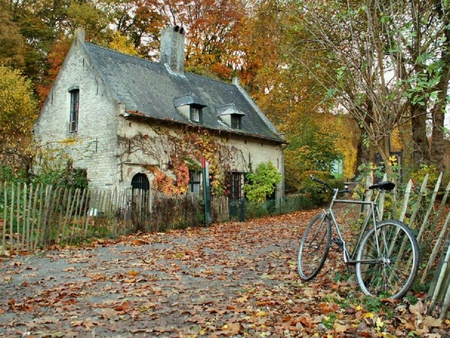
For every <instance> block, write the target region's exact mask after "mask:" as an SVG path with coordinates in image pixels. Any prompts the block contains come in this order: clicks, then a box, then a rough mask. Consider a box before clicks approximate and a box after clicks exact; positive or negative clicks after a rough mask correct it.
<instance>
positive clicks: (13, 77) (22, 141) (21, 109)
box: [0, 66, 38, 172]
mask: <svg viewBox="0 0 450 338" xmlns="http://www.w3.org/2000/svg"><path fill="white" fill-rule="evenodd" d="M0 107H1V108H0V156H1V160H2V162H3V163H10V164H13V166H14V164H17V163H16V161H17V160H19V161H21V162H22V163H20V167H22V168H23V169H24V170H25V171H26V172H27V169H29V165H30V158H31V153H30V147H31V142H32V139H31V128H32V126H33V123H34V120H35V119H36V117H37V113H38V110H37V103H36V99H35V97H34V95H33V88H32V84H31V81H30V80H28V79H26V78H25V77H23V76H22V74H21V73H20V72H19V71H18V70H13V69H11V68H9V67H5V66H0Z"/></svg>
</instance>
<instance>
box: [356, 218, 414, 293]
mask: <svg viewBox="0 0 450 338" xmlns="http://www.w3.org/2000/svg"><path fill="white" fill-rule="evenodd" d="M411 258H413V259H411ZM417 266H418V248H417V243H416V242H415V239H414V237H413V236H412V234H411V232H410V231H409V229H408V228H407V227H406V226H405V225H404V224H402V223H400V222H395V221H387V222H382V223H380V225H379V226H378V227H377V230H376V231H371V232H370V233H368V234H367V236H366V237H365V238H364V239H363V242H362V243H361V247H360V249H359V252H358V263H357V278H358V282H359V283H360V286H361V288H362V289H363V291H364V292H365V293H366V294H368V295H375V296H384V297H391V298H400V297H401V296H403V295H404V293H406V292H407V291H408V289H409V288H410V286H411V284H412V283H413V280H414V278H415V275H416V273H417Z"/></svg>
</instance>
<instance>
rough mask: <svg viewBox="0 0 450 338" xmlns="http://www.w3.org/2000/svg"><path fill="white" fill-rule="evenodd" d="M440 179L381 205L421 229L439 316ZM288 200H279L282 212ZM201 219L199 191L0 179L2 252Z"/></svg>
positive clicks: (443, 276) (443, 211)
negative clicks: (92, 187) (69, 185)
mask: <svg viewBox="0 0 450 338" xmlns="http://www.w3.org/2000/svg"><path fill="white" fill-rule="evenodd" d="M442 180H443V175H442V174H441V175H440V176H439V178H438V180H437V182H436V184H435V186H434V189H429V188H428V186H429V177H428V175H427V176H425V178H424V181H423V182H422V184H421V186H420V189H416V188H415V187H414V184H413V182H412V181H410V182H408V184H407V185H406V187H405V190H404V191H400V190H399V189H396V190H394V191H393V193H392V194H390V197H388V196H383V197H382V198H381V199H380V203H381V205H380V209H381V210H382V211H384V214H385V217H387V218H398V219H399V220H401V221H403V222H405V223H406V224H408V225H409V226H410V227H411V228H412V229H413V230H414V231H415V233H416V234H417V238H418V242H419V246H420V248H421V259H422V263H423V264H422V265H423V266H424V267H423V269H421V271H420V275H419V277H418V281H419V282H420V283H421V284H423V285H430V287H429V294H430V297H431V305H430V313H431V312H432V313H439V311H440V313H441V316H447V313H448V308H449V298H450V295H449V293H450V291H449V289H450V286H449V285H450V267H449V264H448V258H449V255H450V253H449V250H450V249H449V243H450V230H449V223H450V213H449V203H447V200H448V194H449V191H450V183H449V184H448V185H447V187H446V189H445V190H444V191H442V189H441V187H442ZM368 181H370V180H368ZM430 190H431V192H430ZM387 201H389V202H390V203H386V202H387ZM287 205H288V203H285V204H281V203H279V210H281V209H282V208H283V207H284V206H287ZM397 208H398V209H397ZM275 209H277V207H276V208H275ZM436 209H437V210H436ZM229 211H230V209H229V201H228V199H227V198H218V197H214V198H213V199H212V214H213V217H214V219H215V220H216V221H227V220H229V219H230V217H231V215H230V214H229ZM397 216H398V217H397ZM203 217H204V213H203V207H202V201H201V200H200V199H199V198H198V196H195V195H183V196H174V197H171V198H168V197H167V196H162V195H159V194H157V193H155V192H154V191H152V190H148V191H141V190H136V189H134V190H133V189H126V190H119V189H118V188H114V189H109V190H80V189H64V188H55V187H53V186H51V185H40V184H36V185H33V184H29V185H27V184H23V183H22V184H19V183H11V182H9V183H8V182H3V183H0V239H1V242H0V255H3V256H5V255H8V254H12V253H17V254H18V253H22V252H32V251H36V250H38V249H43V248H48V247H51V246H53V245H58V246H64V245H74V244H78V243H81V242H83V241H86V240H92V239H93V238H116V237H118V236H122V235H126V234H129V233H135V232H138V231H153V232H155V231H165V230H169V229H176V228H183V227H187V226H198V225H201V224H203Z"/></svg>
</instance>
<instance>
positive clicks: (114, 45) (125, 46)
mask: <svg viewBox="0 0 450 338" xmlns="http://www.w3.org/2000/svg"><path fill="white" fill-rule="evenodd" d="M108 47H109V48H111V49H114V50H117V51H119V52H121V53H125V54H128V55H137V54H138V53H137V50H136V48H134V45H133V44H132V43H131V42H130V41H129V40H128V39H127V37H126V36H123V35H122V34H120V32H115V33H114V37H113V40H112V41H111V42H110V43H109V44H108Z"/></svg>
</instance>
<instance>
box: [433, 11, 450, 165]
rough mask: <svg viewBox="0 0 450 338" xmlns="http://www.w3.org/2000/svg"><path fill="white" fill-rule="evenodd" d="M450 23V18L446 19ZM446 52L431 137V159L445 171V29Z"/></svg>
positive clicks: (448, 60)
mask: <svg viewBox="0 0 450 338" xmlns="http://www.w3.org/2000/svg"><path fill="white" fill-rule="evenodd" d="M445 23H446V24H447V25H448V24H449V23H450V19H448V16H447V20H445ZM445 37H446V39H447V40H446V41H445V49H444V50H445V53H444V55H443V56H442V60H443V64H444V66H443V69H442V76H441V78H440V81H439V83H438V84H437V85H436V90H437V92H438V97H437V102H436V105H435V106H434V107H433V110H432V111H431V116H432V118H433V134H432V136H431V137H432V138H431V149H430V153H431V154H430V160H431V164H433V165H434V166H435V167H436V168H437V169H438V172H444V171H445V166H444V153H445V141H444V136H445V134H444V118H445V108H446V103H447V92H448V83H449V81H450V41H449V39H450V30H448V29H447V30H446V31H445Z"/></svg>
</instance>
